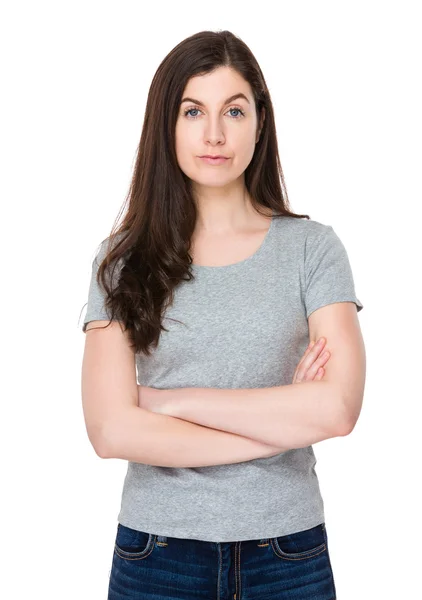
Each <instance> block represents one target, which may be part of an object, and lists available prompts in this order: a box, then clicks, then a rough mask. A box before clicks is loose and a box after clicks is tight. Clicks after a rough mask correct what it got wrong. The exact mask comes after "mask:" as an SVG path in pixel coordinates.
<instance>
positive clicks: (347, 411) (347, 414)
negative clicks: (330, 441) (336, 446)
mask: <svg viewBox="0 0 422 600" xmlns="http://www.w3.org/2000/svg"><path fill="white" fill-rule="evenodd" d="M350 406H353V407H358V408H357V409H355V410H352V409H351V408H350ZM361 406H362V399H361V398H360V399H359V401H356V402H352V403H350V402H348V403H347V407H345V408H344V410H343V416H342V419H341V427H340V432H339V434H338V435H340V436H346V435H350V434H351V433H352V431H353V430H354V428H355V425H356V423H357V421H358V419H359V414H360V410H361Z"/></svg>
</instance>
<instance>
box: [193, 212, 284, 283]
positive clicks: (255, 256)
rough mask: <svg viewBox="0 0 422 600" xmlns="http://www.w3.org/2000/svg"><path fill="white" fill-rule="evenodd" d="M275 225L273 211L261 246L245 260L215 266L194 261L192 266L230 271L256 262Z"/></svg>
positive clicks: (204, 269)
mask: <svg viewBox="0 0 422 600" xmlns="http://www.w3.org/2000/svg"><path fill="white" fill-rule="evenodd" d="M273 227H274V211H272V214H271V219H270V226H269V228H268V231H267V233H266V234H265V237H264V239H263V240H262V242H261V245H260V246H259V248H257V250H255V252H254V253H253V254H252V255H251V256H248V257H247V258H244V259H243V260H240V261H238V262H235V263H232V264H230V265H213V266H209V265H196V264H194V263H192V264H191V267H192V269H193V270H194V271H197V272H199V271H204V272H205V271H208V272H209V273H210V272H222V271H228V270H233V269H238V268H241V267H242V266H248V265H249V263H252V262H254V261H255V260H257V259H258V258H259V257H260V256H261V254H262V253H263V252H264V250H265V248H266V246H267V245H268V242H269V239H270V235H271V233H272V230H273Z"/></svg>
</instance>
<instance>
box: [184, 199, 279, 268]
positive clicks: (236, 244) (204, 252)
mask: <svg viewBox="0 0 422 600" xmlns="http://www.w3.org/2000/svg"><path fill="white" fill-rule="evenodd" d="M266 212H267V211H266ZM267 214H268V216H265V217H264V216H261V215H259V214H257V215H256V220H255V221H254V223H253V224H251V227H250V228H249V229H248V230H247V231H244V232H242V233H238V234H236V235H231V236H225V237H223V236H220V237H219V236H204V235H203V234H201V235H200V236H197V237H195V236H193V238H192V245H191V249H190V251H189V253H190V255H191V256H192V259H193V263H194V264H195V265H198V266H205V267H222V266H226V265H231V264H234V263H237V262H240V261H242V260H245V259H246V258H249V257H250V256H252V255H253V254H255V252H256V251H257V250H258V248H259V247H260V246H261V244H262V243H263V241H264V239H265V237H266V235H267V232H268V229H269V227H270V222H271V214H272V213H271V211H269V212H267Z"/></svg>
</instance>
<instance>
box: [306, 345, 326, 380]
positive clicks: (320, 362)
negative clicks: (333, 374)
mask: <svg viewBox="0 0 422 600" xmlns="http://www.w3.org/2000/svg"><path fill="white" fill-rule="evenodd" d="M330 356H331V354H330V352H329V351H328V350H326V351H324V352H323V353H322V354H320V355H319V356H318V358H317V359H316V360H315V361H314V362H313V363H312V365H311V366H310V367H309V369H308V370H307V372H306V381H312V380H313V378H314V377H315V376H316V374H317V372H318V369H319V368H320V367H323V366H324V365H325V364H326V363H327V361H328V360H329V358H330Z"/></svg>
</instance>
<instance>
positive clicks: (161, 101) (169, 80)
mask: <svg viewBox="0 0 422 600" xmlns="http://www.w3.org/2000/svg"><path fill="white" fill-rule="evenodd" d="M218 67H230V68H232V69H234V70H236V71H237V72H238V73H239V74H240V75H241V76H242V77H243V78H244V79H245V80H246V81H247V82H248V83H249V84H250V86H251V89H252V92H253V96H254V100H255V105H256V111H257V117H258V123H259V121H260V115H261V111H262V108H265V120H264V124H263V128H262V131H261V135H260V138H259V141H258V142H257V143H256V145H255V152H254V155H253V157H252V160H251V162H250V164H249V165H248V167H247V168H246V170H245V174H244V176H245V185H246V188H247V190H248V193H249V195H250V197H251V202H252V204H253V206H254V208H255V209H256V211H257V212H259V213H260V214H265V212H268V209H272V212H273V214H274V215H275V217H278V216H279V217H282V216H289V217H295V218H298V219H302V218H306V219H309V218H310V217H309V215H300V214H295V213H293V212H291V211H290V207H289V201H288V196H287V189H286V185H285V181H284V176H283V170H282V168H281V163H280V158H279V154H278V146H277V136H276V127H275V121H274V112H273V106H272V102H271V98H270V94H269V91H268V88H267V85H266V83H265V80H264V76H263V74H262V72H261V69H260V67H259V65H258V63H257V61H256V59H255V57H254V56H253V54H252V52H251V51H250V49H249V48H248V46H247V45H246V44H245V43H244V42H243V41H242V40H241V39H240V38H239V37H237V36H235V35H234V34H233V33H231V32H230V31H218V32H214V31H201V32H199V33H196V34H194V35H192V36H190V37H188V38H186V39H185V40H183V41H182V42H180V43H179V44H178V45H177V46H176V47H175V48H173V50H171V52H170V53H169V54H168V55H167V56H166V57H165V58H164V60H163V61H162V62H161V64H160V66H159V67H158V69H157V71H156V73H155V75H154V78H153V80H152V83H151V86H150V89H149V93H148V99H147V104H146V109H145V118H144V123H143V127H142V133H141V139H140V142H139V145H138V148H137V154H136V162H135V168H134V172H133V176H132V180H131V183H130V186H129V191H128V194H127V197H126V199H125V201H124V205H123V207H122V210H123V208H124V207H125V205H126V204H127V212H126V214H125V216H124V219H123V221H122V223H121V224H120V226H119V227H118V228H116V223H117V220H118V218H119V216H118V217H117V219H116V222H115V223H114V225H113V228H112V231H111V234H110V236H109V238H107V239H108V245H107V252H106V254H105V256H104V258H103V260H102V262H101V263H100V264H99V268H98V272H97V283H98V284H99V285H101V284H102V286H103V289H104V290H105V292H106V300H105V307H106V309H107V313H108V314H109V317H110V318H111V319H114V318H116V319H118V320H120V321H123V323H124V328H125V330H127V331H128V335H129V339H130V340H131V344H132V348H133V349H134V350H135V352H136V353H140V352H143V353H144V354H145V355H146V356H149V355H150V354H151V350H150V347H154V348H155V347H156V346H157V344H158V341H159V337H160V333H161V331H162V330H163V331H167V329H166V328H165V327H164V326H163V325H162V317H163V312H164V310H165V309H166V308H167V306H169V305H170V304H171V303H172V301H173V294H174V290H175V288H176V287H177V285H178V284H179V283H180V282H181V281H183V280H191V279H193V278H194V276H193V274H192V272H191V269H190V265H191V263H192V257H191V255H190V254H189V249H190V243H191V237H192V235H193V232H194V230H195V225H196V219H197V208H196V204H195V201H194V199H193V195H192V192H191V185H190V179H189V178H188V177H187V176H186V175H185V174H184V172H183V171H182V170H181V169H180V167H179V165H178V162H177V159H176V150H175V148H176V146H175V128H176V121H177V116H178V113H179V110H180V103H181V100H182V94H183V91H184V89H185V87H186V85H187V83H188V80H189V79H190V78H191V77H193V76H195V75H203V74H205V73H209V72H211V71H213V70H214V69H216V68H218ZM260 207H262V208H263V212H261V210H260ZM120 212H121V211H120ZM113 230H114V231H113ZM118 264H120V265H121V268H120V269H119V273H118V278H116V281H117V283H116V285H115V286H114V287H113V286H112V285H109V283H108V281H107V278H106V276H105V270H106V269H107V271H108V272H110V271H109V269H110V268H111V267H113V268H112V273H111V278H112V281H113V278H114V272H115V269H116V265H118ZM113 265H114V266H113ZM109 324H110V323H109ZM109 324H108V325H109ZM108 325H107V327H108Z"/></svg>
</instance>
